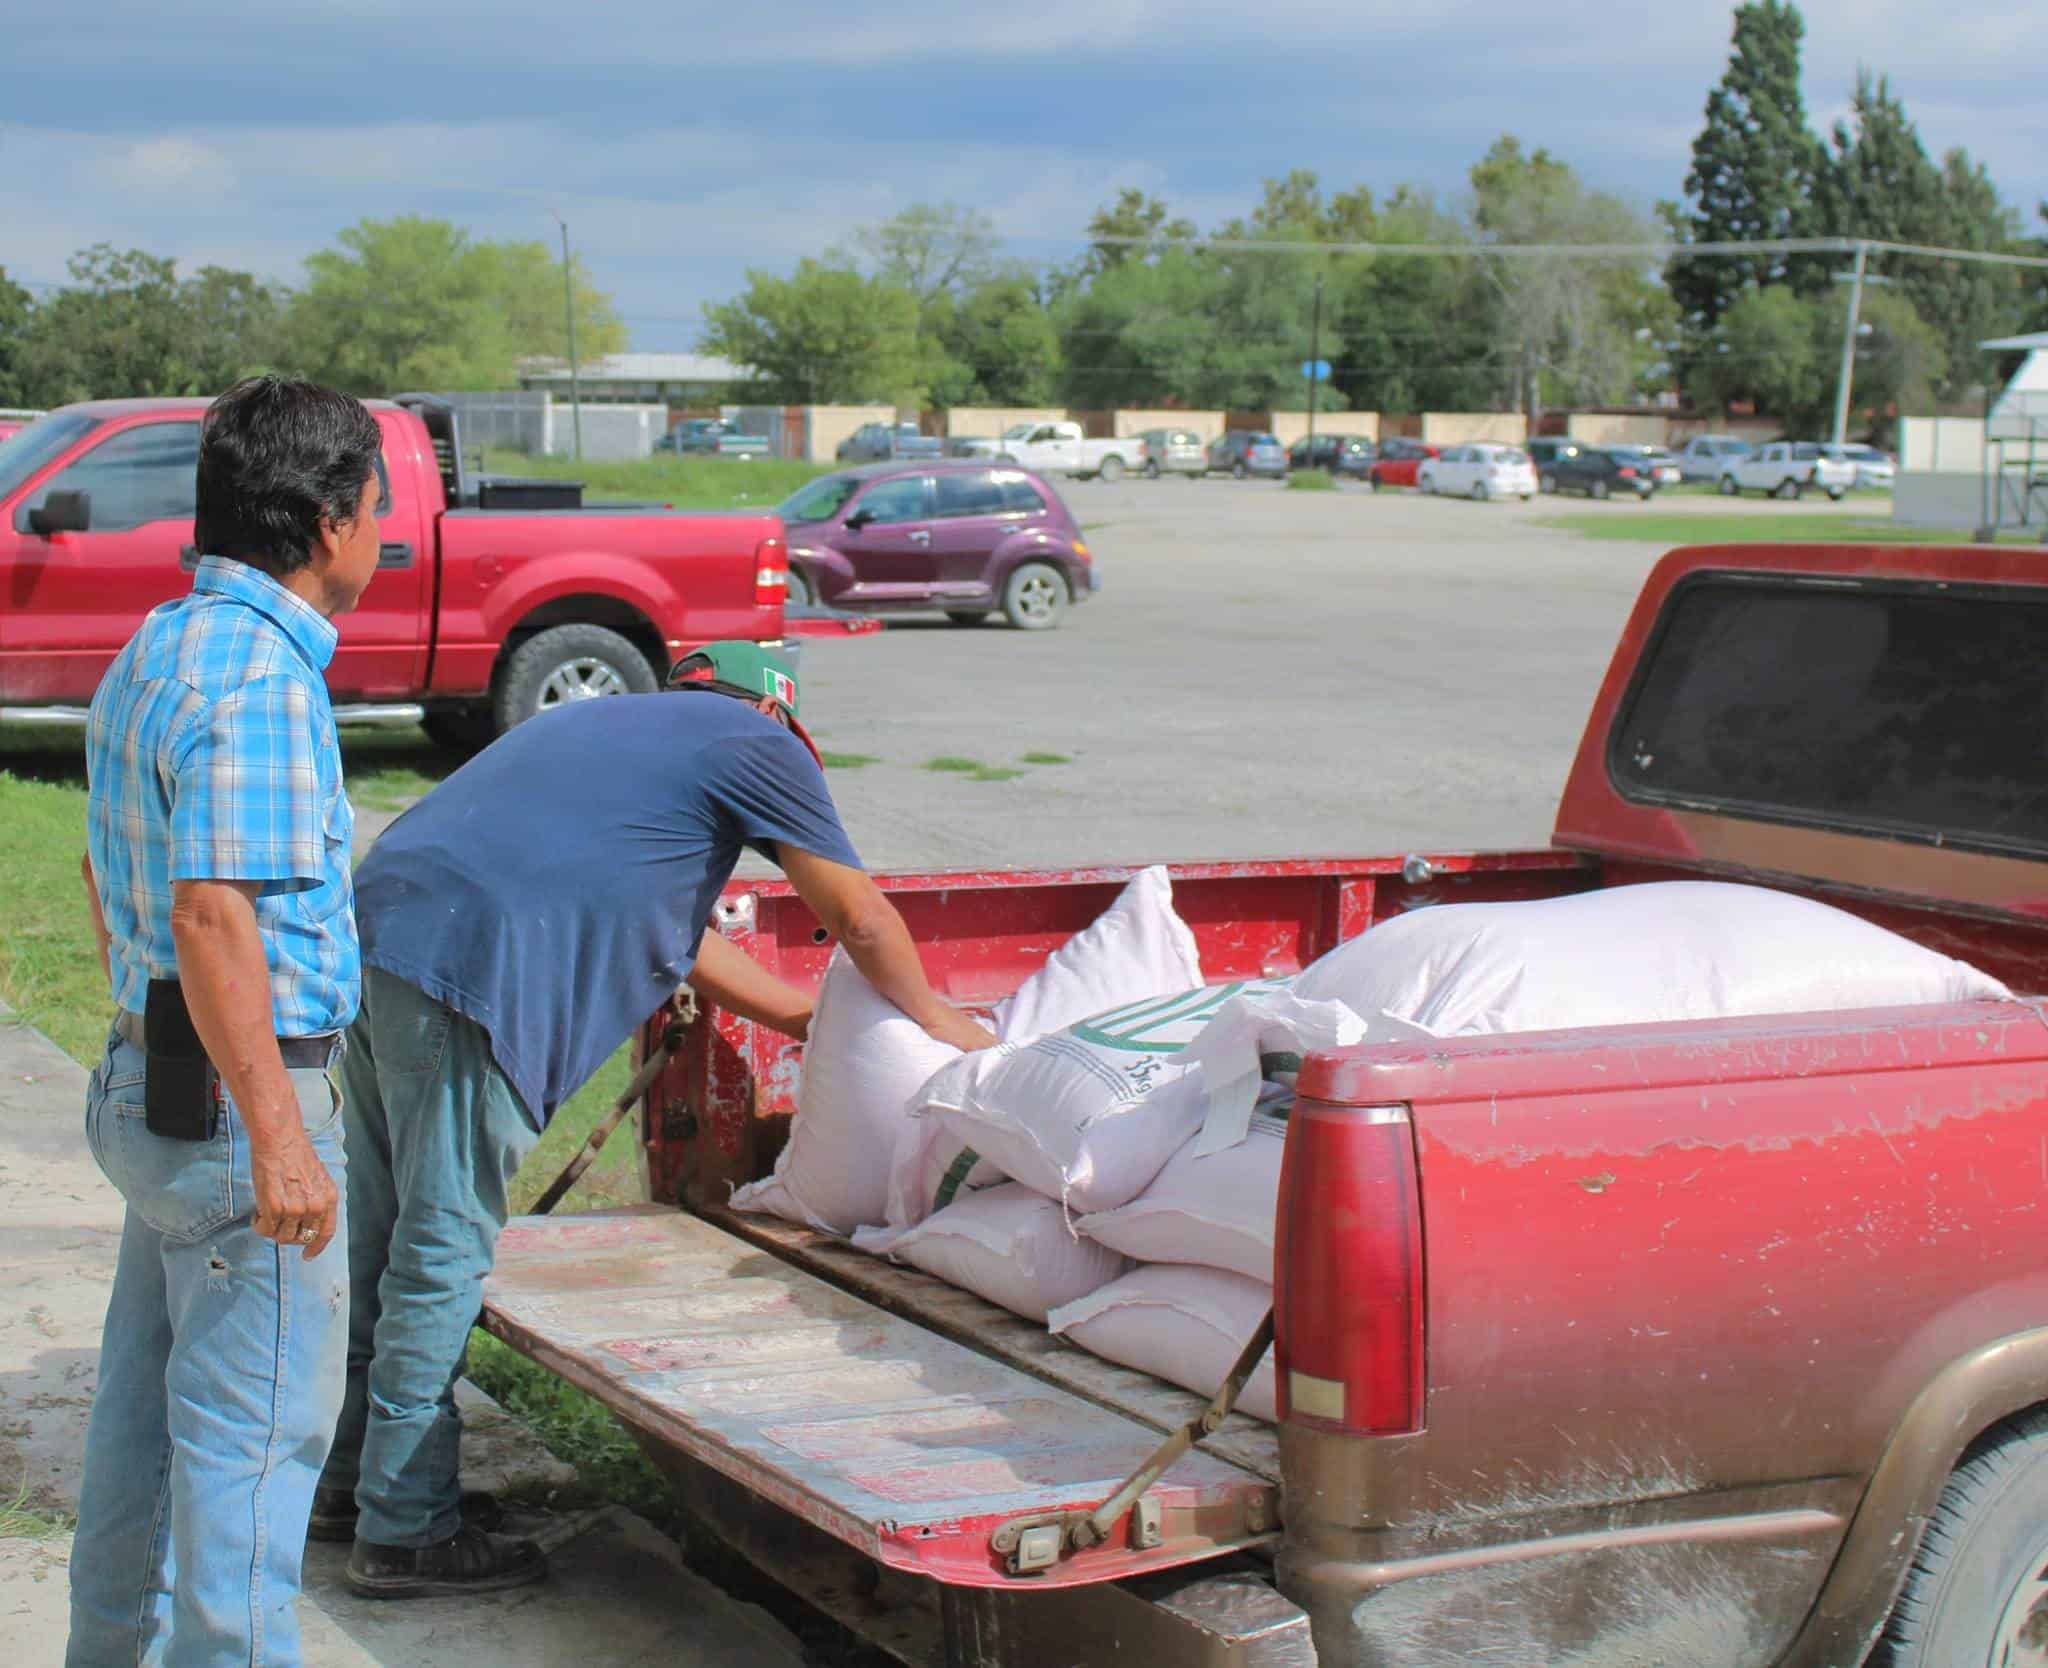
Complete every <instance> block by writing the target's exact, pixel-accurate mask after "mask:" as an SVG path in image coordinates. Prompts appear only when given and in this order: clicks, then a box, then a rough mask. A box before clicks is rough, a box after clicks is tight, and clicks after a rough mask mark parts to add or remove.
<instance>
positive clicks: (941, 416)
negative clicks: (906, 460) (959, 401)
mask: <svg viewBox="0 0 2048 1668" xmlns="http://www.w3.org/2000/svg"><path fill="white" fill-rule="evenodd" d="M933 415H934V416H935V417H937V418H938V420H939V426H938V427H937V428H936V429H928V430H927V431H926V432H927V433H937V434H942V435H944V436H946V437H947V438H948V439H951V438H953V437H954V436H956V435H963V434H985V435H988V436H989V437H990V438H992V439H993V438H994V437H995V436H997V435H999V434H1001V433H1002V432H1003V430H1005V429H1006V428H1008V427H1009V426H1010V425H1011V424H1012V423H1064V422H1065V421H1066V420H1067V414H1066V412H1064V411H1060V410H1055V409H1054V408H1053V407H1051V406H1025V405H1015V406H1012V405H960V406H955V407H954V408H953V409H952V410H951V411H941V412H935V413H933Z"/></svg>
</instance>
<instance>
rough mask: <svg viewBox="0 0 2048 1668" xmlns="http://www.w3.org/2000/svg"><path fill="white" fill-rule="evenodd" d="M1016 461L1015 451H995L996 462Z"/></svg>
mask: <svg viewBox="0 0 2048 1668" xmlns="http://www.w3.org/2000/svg"><path fill="white" fill-rule="evenodd" d="M1016 461H1017V454H1016V453H1014V452H998V453H996V462H998V463H1015V462H1016Z"/></svg>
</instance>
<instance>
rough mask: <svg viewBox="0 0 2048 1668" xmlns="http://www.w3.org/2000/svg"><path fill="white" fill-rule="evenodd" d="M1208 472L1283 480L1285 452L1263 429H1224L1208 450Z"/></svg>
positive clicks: (1285, 470)
mask: <svg viewBox="0 0 2048 1668" xmlns="http://www.w3.org/2000/svg"><path fill="white" fill-rule="evenodd" d="M1208 472H1209V473H1210V474H1216V473H1218V472H1228V473H1229V474H1231V475H1234V476H1236V477H1237V478H1238V479H1239V480H1240V481H1241V480H1243V479H1244V478H1245V477H1246V476H1247V475H1272V476H1275V477H1284V476H1285V475H1286V473H1287V448H1286V447H1284V446H1282V445H1281V444H1280V442H1279V441H1278V440H1277V439H1275V438H1274V437H1273V436H1272V435H1270V434H1268V433H1266V432H1265V430H1263V429H1227V430H1225V431H1224V432H1223V433H1222V434H1220V435H1218V436H1217V437H1216V439H1215V441H1214V442H1213V443H1212V444H1211V445H1210V447H1209V465H1208Z"/></svg>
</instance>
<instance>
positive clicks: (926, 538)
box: [781, 461, 1098, 631]
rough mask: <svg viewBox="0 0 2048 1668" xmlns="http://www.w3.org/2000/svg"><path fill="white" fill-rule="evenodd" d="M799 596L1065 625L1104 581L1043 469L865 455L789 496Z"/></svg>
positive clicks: (793, 596)
mask: <svg viewBox="0 0 2048 1668" xmlns="http://www.w3.org/2000/svg"><path fill="white" fill-rule="evenodd" d="M781 515H782V521H783V525H784V527H786V528H787V529H788V536H789V597H790V601H791V602H792V603H804V602H812V601H817V602H822V603H826V604H828V605H829V606H831V607H834V608H844V609H851V610H854V611H857V612H862V613H887V612H901V611H905V610H912V609H916V610H926V611H930V610H937V611H939V612H941V613H943V614H945V616H946V617H947V618H948V619H949V620H952V621H953V622H954V623H955V624H956V625H973V624H976V623H978V622H979V621H980V620H982V619H983V618H984V617H985V616H987V615H988V614H989V612H990V611H991V610H994V609H1001V610H1002V613H1003V617H1004V618H1005V619H1007V620H1008V621H1009V622H1010V624H1011V625H1013V626H1015V627H1016V628H1017V629H1018V630H1019V631H1043V630H1046V629H1047V628H1048V627H1051V626H1056V625H1058V624H1059V623H1060V616H1061V615H1063V614H1064V613H1066V611H1067V606H1068V604H1069V603H1074V602H1082V601H1085V600H1086V599H1087V598H1088V597H1089V596H1090V595H1091V594H1092V593H1093V592H1094V591H1095V589H1096V588H1097V584H1098V581H1097V578H1096V573H1095V562H1094V558H1093V557H1092V556H1090V554H1089V552H1088V546H1087V545H1086V544H1085V543H1084V542H1083V541H1082V538H1081V529H1080V526H1079V525H1078V524H1077V523H1076V522H1075V520H1074V517H1073V514H1072V513H1071V512H1070V511H1069V510H1068V508H1067V506H1066V505H1065V504H1064V503H1063V502H1061V500H1060V495H1059V494H1058V493H1057V492H1055V491H1054V490H1053V489H1052V487H1051V486H1050V485H1049V484H1048V483H1047V482H1046V481H1045V479H1044V478H1043V477H1042V476H1039V475H1035V474H1033V473H1032V472H1031V471H1029V470H1025V469H1016V468H1012V467H1009V466H1008V465H1003V464H990V463H983V462H979V461H961V462H951V461H941V462H935V463H931V464H926V465H923V466H918V465H910V466H905V465H904V464H902V463H900V462H897V463H882V464H869V465H867V466H866V467H864V468H860V469H847V470H842V471H840V472H839V473H838V474H834V475H824V476H821V477H819V478H818V479H817V480H815V481H811V482H808V483H807V484H806V485H804V486H802V487H800V488H798V489H797V491H796V492H794V493H792V494H791V495H790V496H789V497H788V498H787V499H785V500H784V501H783V503H782V505H781Z"/></svg>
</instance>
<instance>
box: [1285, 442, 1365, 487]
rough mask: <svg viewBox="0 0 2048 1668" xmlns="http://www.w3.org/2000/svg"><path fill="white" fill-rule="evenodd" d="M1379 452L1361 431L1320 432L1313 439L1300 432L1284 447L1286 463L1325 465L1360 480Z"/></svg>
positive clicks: (1301, 466) (1308, 466) (1311, 466)
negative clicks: (1354, 432) (1292, 441)
mask: <svg viewBox="0 0 2048 1668" xmlns="http://www.w3.org/2000/svg"><path fill="white" fill-rule="evenodd" d="M1379 455H1380V449H1379V447H1378V446H1377V445H1376V444H1375V443H1374V442H1372V441H1371V440H1369V439H1367V438H1366V437H1365V436H1364V435H1362V434H1319V435H1317V436H1316V437H1315V439H1314V440H1310V439H1309V438H1308V436H1307V435H1303V436H1302V437H1301V439H1299V440H1297V441H1296V442H1295V443H1294V444H1293V445H1292V446H1290V447H1288V448H1287V467H1288V468H1290V469H1324V470H1328V471H1329V473H1331V474H1332V475H1349V476H1351V477H1352V478H1353V479H1355V480H1360V481H1362V480H1364V479H1365V477H1366V476H1367V475H1368V474H1369V473H1370V472H1371V470H1372V460H1373V459H1374V458H1376V457H1378V456H1379Z"/></svg>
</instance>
